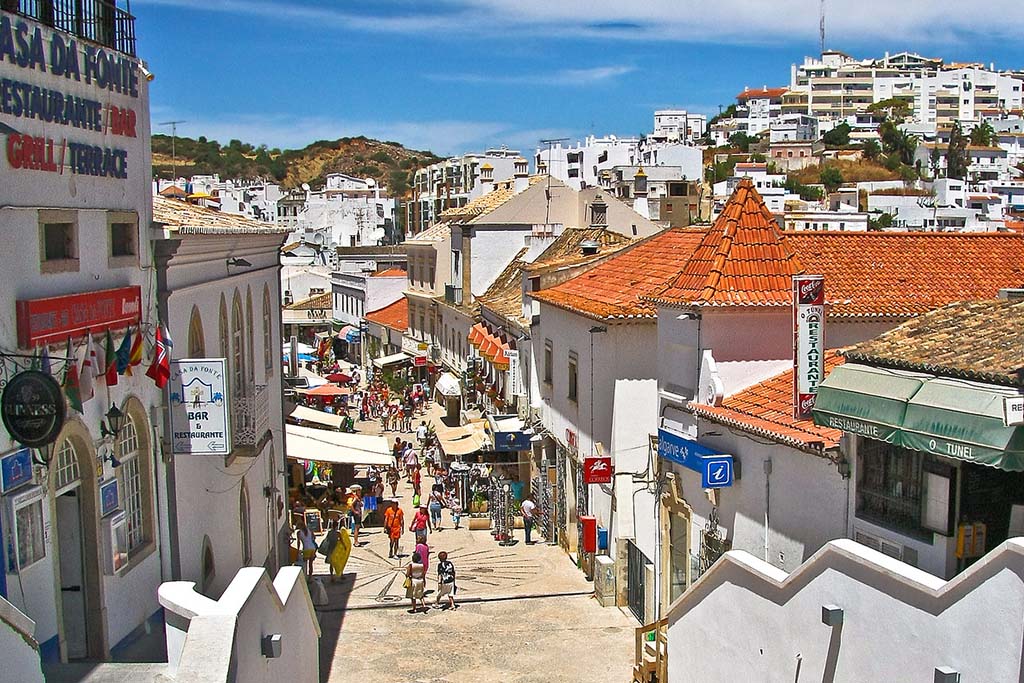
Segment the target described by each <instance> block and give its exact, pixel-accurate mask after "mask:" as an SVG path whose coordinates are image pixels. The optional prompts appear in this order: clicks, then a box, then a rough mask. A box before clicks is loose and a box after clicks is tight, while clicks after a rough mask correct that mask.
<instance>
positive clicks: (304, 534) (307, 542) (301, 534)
mask: <svg viewBox="0 0 1024 683" xmlns="http://www.w3.org/2000/svg"><path fill="white" fill-rule="evenodd" d="M295 539H296V541H297V542H298V545H299V552H300V553H302V561H303V562H304V563H305V566H306V576H313V560H314V559H315V558H316V536H314V535H313V531H312V530H311V529H310V528H309V527H308V526H306V519H305V517H303V518H302V521H301V522H299V527H298V529H296V530H295Z"/></svg>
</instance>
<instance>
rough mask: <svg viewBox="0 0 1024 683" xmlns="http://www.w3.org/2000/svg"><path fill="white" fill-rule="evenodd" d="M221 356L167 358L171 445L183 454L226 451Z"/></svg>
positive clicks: (228, 444)
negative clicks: (169, 369)
mask: <svg viewBox="0 0 1024 683" xmlns="http://www.w3.org/2000/svg"><path fill="white" fill-rule="evenodd" d="M224 362H225V361H224V359H223V358H185V359H182V360H175V361H171V378H170V383H169V384H168V387H169V389H170V398H171V435H172V438H171V449H172V450H173V452H174V453H176V454H177V453H182V454H186V455H229V454H230V453H231V419H230V417H229V415H228V397H227V388H226V383H225V375H224Z"/></svg>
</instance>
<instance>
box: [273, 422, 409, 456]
mask: <svg viewBox="0 0 1024 683" xmlns="http://www.w3.org/2000/svg"><path fill="white" fill-rule="evenodd" d="M285 435H286V437H287V439H286V446H287V451H288V457H289V458H291V459H292V460H315V461H317V462H328V463H336V464H342V465H391V464H393V463H394V462H395V459H394V458H393V457H392V456H391V449H390V448H389V447H388V441H387V439H385V438H384V437H383V436H370V435H368V434H345V433H343V432H329V431H325V430H323V429H313V428H311V427H299V426H297V425H285Z"/></svg>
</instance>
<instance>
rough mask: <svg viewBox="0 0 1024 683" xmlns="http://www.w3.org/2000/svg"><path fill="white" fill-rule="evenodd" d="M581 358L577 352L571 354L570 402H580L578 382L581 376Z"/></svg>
mask: <svg viewBox="0 0 1024 683" xmlns="http://www.w3.org/2000/svg"><path fill="white" fill-rule="evenodd" d="M579 362H580V361H579V358H578V357H577V356H576V352H575V351H570V352H569V400H570V401H576V400H578V396H577V385H576V380H577V378H578V374H579Z"/></svg>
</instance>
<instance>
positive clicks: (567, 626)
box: [314, 414, 635, 683]
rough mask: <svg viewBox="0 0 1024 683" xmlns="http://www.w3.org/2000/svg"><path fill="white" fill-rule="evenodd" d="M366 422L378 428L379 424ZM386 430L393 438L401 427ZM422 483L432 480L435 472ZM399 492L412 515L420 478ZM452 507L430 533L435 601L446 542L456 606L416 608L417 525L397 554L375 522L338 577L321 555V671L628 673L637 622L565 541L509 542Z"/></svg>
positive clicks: (385, 681) (444, 677) (481, 675)
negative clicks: (455, 521) (410, 570)
mask: <svg viewBox="0 0 1024 683" xmlns="http://www.w3.org/2000/svg"><path fill="white" fill-rule="evenodd" d="M430 417H434V418H435V419H436V414H435V415H432V416H428V417H427V418H426V419H428V420H429V419H430ZM419 419H423V418H417V422H418V420H419ZM359 428H360V431H361V432H362V433H378V434H379V433H380V428H379V425H374V424H371V423H360V424H359ZM385 436H386V437H387V438H388V441H389V443H390V442H392V441H393V440H394V437H395V436H396V434H392V433H387V434H385ZM397 436H402V437H403V438H406V439H408V438H410V437H411V435H409V434H404V435H402V434H398V435H397ZM423 483H424V486H423V489H424V490H427V489H429V486H430V484H431V483H433V480H432V479H430V478H424V482H423ZM398 493H399V496H398V497H399V502H400V504H401V506H402V508H403V510H405V513H406V524H407V525H408V523H409V521H410V520H411V518H412V510H411V507H412V506H411V502H412V487H411V486H410V485H409V484H406V483H405V482H404V480H403V482H402V484H401V486H400V487H399V491H398ZM443 514H444V519H443V522H442V527H443V528H442V530H441V531H435V532H432V533H431V534H430V536H429V538H428V545H429V546H430V567H429V571H428V581H427V590H428V594H427V601H428V603H432V601H433V599H434V593H433V591H434V590H435V589H436V579H437V574H436V569H435V567H436V563H437V559H436V558H437V553H438V552H439V551H441V550H445V551H447V552H448V555H449V559H451V560H452V561H453V562H454V563H455V567H456V573H457V577H458V579H457V585H458V587H459V591H458V599H459V600H464V601H467V602H466V603H465V604H463V605H462V606H460V607H459V608H458V609H457V610H455V611H450V610H431V611H429V612H427V613H420V614H415V615H413V614H409V613H408V607H409V602H408V601H407V600H406V598H405V590H404V588H403V587H402V583H403V580H404V575H403V572H404V567H405V564H406V563H407V562H408V561H409V558H408V555H409V554H411V551H412V546H413V544H414V541H413V536H412V534H411V533H410V532H408V531H406V533H405V534H404V535H403V538H402V543H401V550H402V553H403V554H404V555H406V556H405V557H402V558H399V559H397V560H396V559H389V558H388V541H387V537H386V536H385V534H384V533H383V531H382V530H381V529H380V528H379V527H372V526H371V527H369V528H365V529H364V530H363V532H361V533H360V541H361V545H360V546H359V547H356V548H354V549H353V551H352V555H351V558H350V559H349V562H348V565H347V566H346V567H345V574H344V576H343V577H342V578H341V579H340V580H338V581H337V582H331V580H330V578H329V577H328V571H327V566H326V564H325V563H324V561H323V558H320V557H319V556H318V558H317V563H316V565H315V567H314V577H316V578H320V579H321V581H322V582H323V584H324V587H325V588H326V590H327V594H328V598H329V601H328V604H327V605H325V606H322V607H321V608H319V609H318V613H319V617H320V622H321V628H322V631H323V635H322V637H321V641H320V653H321V656H320V659H321V662H320V670H321V679H322V680H324V681H332V682H333V681H337V682H339V683H341V682H342V681H345V682H348V681H374V682H381V683H391V682H394V683H404V682H406V681H409V682H417V683H419V682H423V683H460V682H461V681H466V682H473V683H477V682H479V681H487V680H500V681H503V682H505V681H507V682H510V683H533V682H534V681H536V682H537V683H540V682H541V681H544V682H549V681H573V682H576V681H586V680H602V681H604V680H607V681H616V680H621V681H625V680H629V677H630V671H631V667H632V657H633V654H632V649H633V627H634V626H635V622H634V621H633V620H632V619H631V618H629V617H627V616H625V615H624V614H623V612H622V611H620V610H619V609H616V608H602V607H601V606H600V605H599V604H598V603H597V601H596V600H594V599H593V598H592V597H591V595H590V593H591V591H592V590H593V585H592V584H591V583H589V582H588V581H587V580H586V579H585V577H584V576H583V574H582V573H581V572H580V571H579V570H578V569H577V568H576V566H575V565H574V564H573V563H572V562H571V561H570V559H569V558H568V556H566V555H565V553H564V552H563V551H562V550H561V549H559V548H557V547H552V546H548V545H546V544H544V543H543V542H541V543H536V544H534V545H529V546H527V545H526V544H525V543H524V542H523V540H524V539H523V532H522V530H518V531H517V532H516V536H517V540H518V542H517V543H516V544H515V545H511V546H501V545H498V543H497V542H495V540H494V537H493V536H492V535H491V534H490V532H489V531H486V530H476V531H469V530H468V529H467V528H466V526H465V524H466V521H467V518H465V517H464V518H463V526H462V528H460V529H454V528H453V526H452V521H451V517H450V514H449V512H448V511H447V510H445V511H444V513H443ZM407 528H408V527H407Z"/></svg>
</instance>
